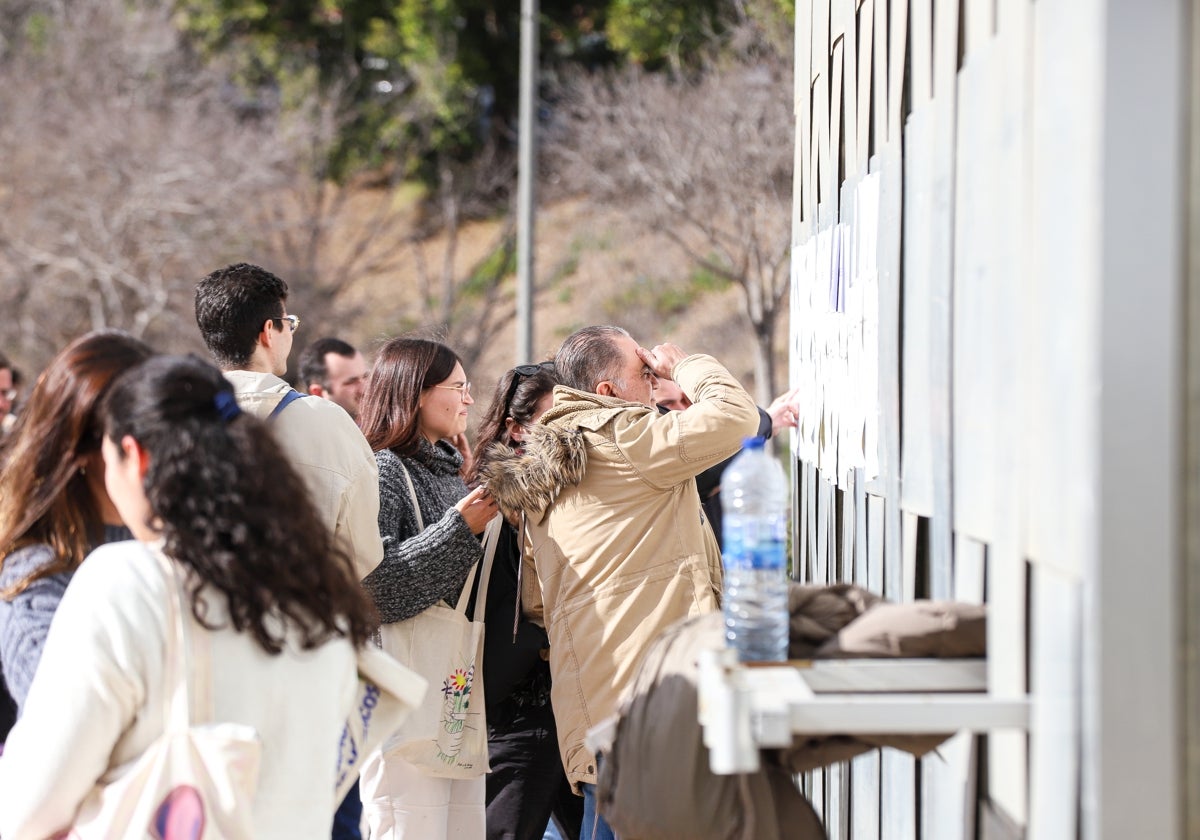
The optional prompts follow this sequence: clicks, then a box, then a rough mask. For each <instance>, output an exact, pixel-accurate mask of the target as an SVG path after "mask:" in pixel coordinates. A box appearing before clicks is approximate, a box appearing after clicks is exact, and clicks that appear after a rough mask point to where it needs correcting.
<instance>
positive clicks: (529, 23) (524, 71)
mask: <svg viewBox="0 0 1200 840" xmlns="http://www.w3.org/2000/svg"><path fill="white" fill-rule="evenodd" d="M537 55H538V0H521V92H520V109H519V115H518V118H519V127H518V146H517V361H516V364H524V363H526V362H530V361H532V360H533V205H534V175H535V174H536V173H535V169H536V165H537V152H536V143H535V142H534V141H535V139H536V138H535V137H534V115H535V112H536V108H535V105H536V103H537V67H538V65H537Z"/></svg>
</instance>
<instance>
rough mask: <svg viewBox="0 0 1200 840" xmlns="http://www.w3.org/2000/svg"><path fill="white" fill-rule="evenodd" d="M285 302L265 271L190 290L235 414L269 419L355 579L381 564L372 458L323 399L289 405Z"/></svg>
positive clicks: (290, 325)
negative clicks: (230, 388) (239, 410)
mask: <svg viewBox="0 0 1200 840" xmlns="http://www.w3.org/2000/svg"><path fill="white" fill-rule="evenodd" d="M287 296H288V287H287V284H286V283H284V282H283V280H281V279H279V278H278V277H276V276H275V275H274V274H272V273H271V272H269V271H267V270H266V269H263V268H259V267H258V266H256V265H249V264H247V263H238V264H237V265H231V266H227V267H225V268H222V269H219V270H217V271H214V272H213V273H212V274H209V275H208V276H207V277H205V278H204V279H203V280H201V281H200V283H199V284H198V285H197V286H196V323H197V325H199V327H200V334H201V336H202V337H203V338H204V343H205V344H206V345H207V346H208V349H209V352H210V353H212V355H213V358H214V359H215V360H216V363H217V366H218V367H220V368H221V370H222V371H223V372H224V373H225V377H226V378H227V379H228V380H229V381H230V382H232V383H233V388H234V390H235V391H236V392H237V399H238V404H239V405H240V406H241V408H242V410H243V411H247V412H249V413H251V414H253V415H255V416H256V417H261V418H264V419H268V418H269V422H270V424H271V430H272V432H273V433H274V436H275V440H276V441H278V442H279V445H280V446H281V447H283V450H284V452H286V453H287V455H288V457H289V458H290V459H291V462H292V465H293V466H294V467H295V468H296V470H297V471H298V472H299V473H300V475H301V476H302V477H303V478H304V482H305V484H306V485H307V488H308V492H309V493H310V494H311V496H312V500H313V502H314V503H315V505H316V508H317V510H318V511H320V513H321V515H322V517H323V518H324V520H325V523H326V524H327V525H328V527H329V529H330V531H332V532H333V535H334V537H335V538H336V539H337V541H338V543H339V544H340V545H341V547H342V548H343V549H344V550H345V551H346V552H347V553H348V554H349V555H350V557H351V558H352V559H353V561H354V566H355V568H356V569H357V571H358V576H359V579H360V580H361V579H362V578H364V577H366V576H367V574H369V573H370V572H371V571H372V570H373V569H374V568H375V567H376V566H378V565H379V561H380V560H382V559H383V543H382V541H381V540H380V538H379V474H378V469H377V467H376V466H375V456H374V455H373V454H372V452H371V448H370V447H369V446H367V441H366V438H364V437H363V435H362V432H360V431H359V429H358V426H356V425H355V424H354V421H353V420H351V419H350V416H349V415H348V414H346V412H345V411H343V410H342V409H341V408H339V407H338V406H337V405H335V404H334V403H331V402H328V401H326V400H322V399H294V397H293V396H292V395H293V394H295V395H297V396H299V393H298V392H296V391H294V390H293V389H292V387H291V386H290V385H288V383H287V382H285V381H284V380H283V379H281V378H280V377H281V376H282V375H283V374H284V373H285V372H286V371H287V362H288V355H289V354H290V353H291V351H292V333H294V332H295V331H296V329H297V327H298V326H299V324H300V319H299V318H297V317H296V316H295V315H289V314H287ZM285 400H286V402H285Z"/></svg>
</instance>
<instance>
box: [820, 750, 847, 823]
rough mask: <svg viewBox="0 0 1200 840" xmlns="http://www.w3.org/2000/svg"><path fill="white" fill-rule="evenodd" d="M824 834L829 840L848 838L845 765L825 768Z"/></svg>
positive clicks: (840, 764)
mask: <svg viewBox="0 0 1200 840" xmlns="http://www.w3.org/2000/svg"><path fill="white" fill-rule="evenodd" d="M825 796H826V810H825V832H826V834H827V836H828V838H829V840H847V838H848V837H849V836H850V826H849V822H850V802H849V796H850V776H849V773H848V771H847V765H846V764H845V763H839V764H834V765H831V766H829V767H827V768H825Z"/></svg>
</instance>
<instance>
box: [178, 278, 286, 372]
mask: <svg viewBox="0 0 1200 840" xmlns="http://www.w3.org/2000/svg"><path fill="white" fill-rule="evenodd" d="M287 297H288V286H287V283H285V282H283V281H282V280H280V279H279V278H278V277H276V276H275V275H274V274H272V273H271V272H269V271H267V270H266V269H265V268H259V267H258V266H256V265H250V264H249V263H237V264H236V265H228V266H226V267H225V268H219V269H217V270H216V271H214V272H212V273H211V274H209V275H208V276H207V277H205V278H204V279H203V280H201V281H200V282H199V283H197V284H196V325H197V326H198V327H199V328H200V336H201V337H202V338H203V339H204V344H205V346H207V347H208V352H210V353H212V355H213V358H214V359H216V360H217V364H218V365H220V366H221V367H223V368H224V369H226V370H233V369H237V368H241V367H245V365H246V363H247V362H249V361H250V357H251V356H253V355H254V346H255V343H256V342H257V340H258V334H259V332H260V331H261V330H262V328H263V324H265V323H266V322H267V321H270V320H274V319H278V318H279V316H281V315H282V314H283V312H284V306H285V304H286V303H287Z"/></svg>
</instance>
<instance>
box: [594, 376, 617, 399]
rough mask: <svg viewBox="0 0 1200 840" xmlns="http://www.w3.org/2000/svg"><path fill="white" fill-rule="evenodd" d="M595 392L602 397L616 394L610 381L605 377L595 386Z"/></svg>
mask: <svg viewBox="0 0 1200 840" xmlns="http://www.w3.org/2000/svg"><path fill="white" fill-rule="evenodd" d="M596 393H597V394H599V395H600V396H602V397H615V396H616V395H617V392H616V391H614V390H613V386H612V383H611V382H609V381H608V380H607V379H603V380H601V381H600V384H599V385H597V386H596Z"/></svg>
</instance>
